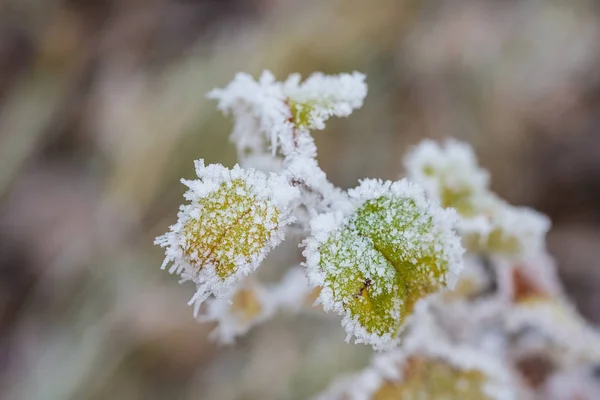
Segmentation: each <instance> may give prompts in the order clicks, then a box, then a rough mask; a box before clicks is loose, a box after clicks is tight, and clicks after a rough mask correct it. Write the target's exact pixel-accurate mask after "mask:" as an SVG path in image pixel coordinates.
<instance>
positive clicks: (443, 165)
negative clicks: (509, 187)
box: [404, 140, 550, 259]
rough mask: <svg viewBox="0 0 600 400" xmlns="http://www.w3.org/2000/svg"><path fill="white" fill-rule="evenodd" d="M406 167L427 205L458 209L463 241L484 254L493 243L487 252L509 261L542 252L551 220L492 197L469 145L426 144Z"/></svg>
mask: <svg viewBox="0 0 600 400" xmlns="http://www.w3.org/2000/svg"><path fill="white" fill-rule="evenodd" d="M404 164H405V168H406V172H407V175H408V177H409V179H411V180H412V181H414V182H416V183H418V184H420V185H422V186H423V187H424V188H425V190H426V192H427V195H428V196H429V197H430V198H431V199H433V200H434V201H436V202H439V203H440V204H442V206H444V207H454V208H456V209H457V211H458V213H459V214H460V216H461V221H460V224H459V231H460V233H461V235H462V236H464V237H469V240H471V241H472V240H476V241H477V243H478V245H479V246H481V247H483V248H486V244H487V242H488V240H492V241H493V242H494V243H490V246H491V247H490V248H486V249H487V250H489V251H491V252H492V253H498V254H502V255H504V256H507V257H511V258H513V259H515V258H525V257H529V256H530V255H531V254H538V253H540V252H543V250H544V240H545V235H546V233H547V231H548V229H549V228H550V221H549V219H548V218H547V217H546V216H544V215H542V214H540V213H538V212H535V211H533V210H531V209H529V208H526V207H514V206H511V205H509V204H508V203H506V202H505V201H503V200H501V199H499V198H498V197H497V196H496V195H494V194H493V193H492V192H491V191H490V190H489V175H488V173H487V171H485V170H483V169H481V168H480V167H479V166H478V165H477V159H476V157H475V154H474V153H473V150H472V149H471V147H470V146H469V145H468V144H466V143H461V142H457V141H455V140H448V141H446V142H445V143H444V144H443V145H440V144H438V143H436V142H433V141H431V140H425V141H423V142H421V143H420V144H419V145H418V146H416V147H415V148H414V149H413V150H412V151H411V152H410V153H409V154H408V155H407V156H406V157H405V158H404ZM499 241H505V242H504V246H500V247H498V246H495V244H497V243H498V242H499ZM509 250H510V251H509Z"/></svg>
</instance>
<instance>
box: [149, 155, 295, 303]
mask: <svg viewBox="0 0 600 400" xmlns="http://www.w3.org/2000/svg"><path fill="white" fill-rule="evenodd" d="M196 173H197V175H198V178H199V179H198V180H193V181H184V183H185V184H186V185H187V186H188V187H189V190H188V192H187V193H186V194H185V197H186V199H187V200H188V201H189V204H186V205H184V206H182V207H181V209H180V212H179V214H178V222H177V223H176V224H175V225H173V226H171V230H170V232H168V233H166V234H165V235H163V236H161V237H159V238H157V240H156V243H157V244H160V245H161V246H162V247H165V248H166V257H165V261H164V263H163V267H166V266H167V265H168V264H172V266H171V268H170V270H169V271H170V272H171V273H177V274H180V275H181V276H182V277H183V278H184V280H191V281H193V282H194V283H196V285H197V292H196V294H195V295H194V297H193V298H192V300H191V301H190V303H194V304H195V305H196V312H197V307H198V306H199V305H200V303H201V302H202V301H204V300H205V299H206V298H207V297H208V296H209V295H210V294H214V295H216V296H217V297H221V296H223V295H224V294H225V293H227V291H228V290H230V289H231V288H232V286H233V285H235V284H236V283H237V282H239V281H240V280H241V279H242V278H243V277H244V276H245V275H247V274H248V273H250V272H252V271H254V270H255V269H256V268H257V267H258V265H259V264H260V262H261V261H262V260H263V259H264V257H265V256H266V254H267V253H268V252H269V250H270V249H271V248H273V247H274V246H276V245H277V244H278V243H279V242H280V241H281V240H282V239H283V227H284V226H285V225H286V224H288V223H290V222H291V221H292V218H291V211H290V209H289V204H290V202H291V201H293V200H294V198H295V197H296V196H297V195H298V191H297V189H295V188H293V187H291V186H290V185H289V184H288V183H287V181H286V180H285V179H284V178H283V177H281V176H278V175H275V174H271V175H266V174H263V173H261V172H258V171H254V170H243V169H241V168H239V167H238V166H237V165H236V166H235V167H234V168H233V169H231V170H228V169H227V168H225V167H223V166H221V165H218V164H211V165H208V166H204V162H203V161H202V160H200V161H197V162H196Z"/></svg>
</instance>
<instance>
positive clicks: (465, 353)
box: [315, 303, 518, 400]
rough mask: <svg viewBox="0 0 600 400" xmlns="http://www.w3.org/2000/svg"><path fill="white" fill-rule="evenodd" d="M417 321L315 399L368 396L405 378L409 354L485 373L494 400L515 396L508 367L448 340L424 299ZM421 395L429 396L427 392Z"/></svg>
mask: <svg viewBox="0 0 600 400" xmlns="http://www.w3.org/2000/svg"><path fill="white" fill-rule="evenodd" d="M415 317H416V319H417V320H418V323H416V324H414V325H413V326H411V330H410V332H409V334H408V335H407V337H406V338H405V340H404V341H403V346H402V348H399V349H394V350H392V351H389V352H386V353H378V354H375V356H374V357H373V359H372V361H371V365H370V366H369V367H367V368H366V369H365V370H363V371H362V372H360V373H356V374H353V375H348V376H345V377H343V378H341V379H340V380H336V381H335V382H334V383H333V384H332V385H331V386H330V387H329V388H328V389H327V390H326V391H324V392H323V393H321V394H320V395H318V396H316V397H315V400H341V399H352V400H369V399H372V398H373V396H374V395H375V394H376V392H377V390H378V389H379V388H381V386H382V384H384V383H385V382H386V381H387V382H399V381H402V379H404V372H403V371H404V368H405V366H406V362H407V361H408V360H409V359H410V358H411V357H418V358H425V359H428V360H433V361H438V362H442V363H447V364H449V365H451V366H453V367H455V368H458V369H460V370H463V371H468V370H475V371H479V372H481V373H482V374H483V376H484V377H485V382H484V383H483V391H484V392H485V394H486V395H487V396H489V398H490V399H493V400H516V399H517V398H518V396H517V393H516V391H515V389H514V388H515V387H516V386H517V383H516V381H515V377H514V376H513V374H512V373H511V371H510V369H509V367H508V366H507V365H506V364H505V363H504V362H503V361H502V360H501V359H500V360H499V359H496V358H494V357H490V356H488V355H486V354H485V353H483V352H482V351H481V350H480V349H476V348H472V347H469V346H465V345H454V344H451V343H450V342H448V341H447V340H446V339H445V338H444V337H443V336H442V335H441V333H440V332H438V330H437V328H436V327H435V326H433V322H432V321H431V316H430V315H429V312H428V307H427V305H426V303H421V305H420V307H417V309H416V311H415ZM423 395H424V397H423V398H424V399H429V398H430V397H428V396H427V394H426V392H424V393H423Z"/></svg>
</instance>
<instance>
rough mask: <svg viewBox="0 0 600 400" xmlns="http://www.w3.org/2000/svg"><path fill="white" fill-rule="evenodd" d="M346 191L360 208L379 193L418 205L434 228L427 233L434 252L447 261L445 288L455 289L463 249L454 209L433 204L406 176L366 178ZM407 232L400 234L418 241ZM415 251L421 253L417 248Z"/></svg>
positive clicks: (407, 238) (461, 262) (460, 267)
mask: <svg viewBox="0 0 600 400" xmlns="http://www.w3.org/2000/svg"><path fill="white" fill-rule="evenodd" d="M348 194H349V196H350V199H351V200H352V201H353V203H354V205H355V206H356V207H360V206H361V205H362V204H364V203H365V202H366V201H367V200H371V199H376V198H378V197H381V196H389V197H394V198H408V199H411V200H412V201H414V202H415V205H416V206H417V208H418V209H420V210H421V211H422V214H423V216H425V217H426V218H427V217H430V218H431V225H432V227H433V229H432V230H431V232H429V233H428V234H429V235H431V236H430V237H429V240H430V241H431V242H435V243H436V249H435V251H436V255H437V256H438V257H439V258H440V259H443V260H446V261H447V263H448V264H447V265H448V271H447V274H446V280H445V281H446V287H447V288H448V289H450V290H452V289H454V286H455V285H456V282H457V281H458V278H459V276H460V273H461V271H462V269H463V259H462V256H463V254H464V252H465V250H464V249H463V247H462V245H461V243H460V238H459V237H458V236H457V235H456V231H455V230H456V228H457V226H458V223H459V219H458V217H457V215H456V212H455V211H454V210H452V209H443V208H440V207H439V206H438V205H437V204H435V203H432V202H431V201H430V200H429V199H428V198H427V197H426V195H425V193H424V192H423V189H422V188H421V187H420V186H419V185H417V184H414V183H412V182H409V181H408V180H406V179H402V180H399V181H396V182H391V181H382V180H379V179H365V180H363V181H361V182H360V185H359V186H357V187H356V188H354V189H350V190H348ZM409 233H410V232H409V231H404V232H401V233H400V234H401V235H402V236H403V239H404V240H405V241H406V242H407V243H411V241H413V240H414V241H415V242H418V239H419V238H417V237H411V236H410V235H407V234H409ZM431 242H430V243H429V244H431ZM411 250H413V249H411ZM414 250H417V252H420V250H419V249H414Z"/></svg>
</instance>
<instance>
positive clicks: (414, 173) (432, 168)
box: [404, 140, 489, 217]
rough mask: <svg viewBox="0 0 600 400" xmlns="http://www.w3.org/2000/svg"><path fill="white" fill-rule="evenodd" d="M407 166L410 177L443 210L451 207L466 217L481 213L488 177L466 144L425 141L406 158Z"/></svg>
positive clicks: (405, 163) (452, 141) (451, 141)
mask: <svg viewBox="0 0 600 400" xmlns="http://www.w3.org/2000/svg"><path fill="white" fill-rule="evenodd" d="M404 165H405V168H406V172H407V176H408V178H409V179H410V180H411V181H413V182H416V183H418V184H420V185H422V186H423V187H424V188H425V190H426V192H427V194H428V195H429V196H430V197H431V198H432V199H437V200H439V202H440V204H441V205H442V206H443V207H452V208H454V209H456V210H457V211H458V213H459V214H460V215H462V216H466V217H472V216H474V215H477V214H478V212H479V210H478V208H479V205H478V202H479V200H480V196H481V195H482V194H483V193H485V192H486V191H487V189H488V185H489V174H488V173H487V171H485V170H483V169H481V168H480V167H479V166H478V165H477V158H476V157H475V154H474V153H473V150H472V149H471V147H470V146H469V145H467V144H466V143H461V142H457V141H455V140H449V141H447V142H445V143H444V144H443V145H440V144H439V143H436V142H434V141H432V140H424V141H422V142H421V143H419V145H418V146H416V147H415V148H414V149H413V150H412V151H411V152H409V153H408V154H407V155H406V156H405V158H404Z"/></svg>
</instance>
